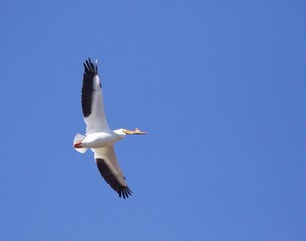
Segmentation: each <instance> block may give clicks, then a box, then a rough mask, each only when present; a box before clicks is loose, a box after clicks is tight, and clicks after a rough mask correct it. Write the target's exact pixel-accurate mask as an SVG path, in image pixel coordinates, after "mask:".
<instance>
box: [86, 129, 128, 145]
mask: <svg viewBox="0 0 306 241" xmlns="http://www.w3.org/2000/svg"><path fill="white" fill-rule="evenodd" d="M123 137H124V135H120V134H117V133H115V132H114V131H112V130H106V131H103V132H96V133H91V134H88V135H86V136H85V138H84V139H83V140H82V146H83V147H86V148H100V147H107V146H110V145H113V144H114V143H115V142H117V141H119V140H121V139H122V138H123Z"/></svg>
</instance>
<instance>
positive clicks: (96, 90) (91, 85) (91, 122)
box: [73, 59, 146, 198]
mask: <svg viewBox="0 0 306 241" xmlns="http://www.w3.org/2000/svg"><path fill="white" fill-rule="evenodd" d="M82 110H83V116H84V120H85V123H86V126H87V128H86V135H85V136H83V135H81V134H76V136H75V138H74V141H73V146H74V148H75V150H77V151H78V152H81V153H85V152H86V150H87V148H90V149H91V150H92V151H93V152H94V158H95V159H96V163H97V166H98V169H99V171H100V173H101V175H102V177H103V178H104V179H105V181H106V182H107V183H108V184H109V185H110V186H111V187H112V188H113V189H114V190H115V191H116V192H118V194H119V197H123V198H127V197H129V196H130V195H131V194H132V191H131V190H130V189H129V187H128V185H127V183H126V181H125V177H124V176H123V173H122V171H121V169H120V166H119V164H118V161H117V158H116V154H115V151H114V143H115V142H117V141H119V140H121V139H122V138H124V137H125V136H126V135H135V134H137V135H142V134H146V133H145V132H143V131H140V130H139V129H137V128H136V129H135V130H127V129H118V130H114V131H112V130H111V129H110V128H109V127H108V124H107V121H106V118H105V114H104V107H103V98H102V88H101V83H100V79H99V75H98V66H97V61H96V63H95V64H94V63H92V62H91V60H90V59H88V60H86V61H85V63H84V75H83V87H82Z"/></svg>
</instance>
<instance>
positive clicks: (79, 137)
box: [73, 133, 88, 153]
mask: <svg viewBox="0 0 306 241" xmlns="http://www.w3.org/2000/svg"><path fill="white" fill-rule="evenodd" d="M84 138H85V136H83V135H81V134H79V133H78V134H76V135H75V137H74V140H73V146H74V149H75V150H76V151H78V152H80V153H85V152H86V151H87V149H88V148H86V147H76V144H78V143H80V142H81V141H82V140H84Z"/></svg>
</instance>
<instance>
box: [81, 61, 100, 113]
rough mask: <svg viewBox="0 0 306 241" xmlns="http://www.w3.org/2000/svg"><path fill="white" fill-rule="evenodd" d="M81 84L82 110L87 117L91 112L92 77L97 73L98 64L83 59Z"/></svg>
mask: <svg viewBox="0 0 306 241" xmlns="http://www.w3.org/2000/svg"><path fill="white" fill-rule="evenodd" d="M83 65H84V75H83V86H82V110H83V116H84V117H88V116H89V115H90V114H91V102H92V95H93V91H94V89H93V78H94V77H95V76H96V75H97V74H98V66H97V65H96V64H93V63H92V62H91V60H90V58H89V59H88V60H86V61H85V63H84V64H83Z"/></svg>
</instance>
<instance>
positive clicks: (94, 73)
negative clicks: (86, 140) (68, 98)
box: [82, 59, 108, 134]
mask: <svg viewBox="0 0 306 241" xmlns="http://www.w3.org/2000/svg"><path fill="white" fill-rule="evenodd" d="M82 110H83V116H84V120H85V123H86V125H87V128H86V133H87V134H90V133H95V132H100V131H103V130H106V129H108V125H107V121H106V118H105V114H104V105H103V96H102V88H101V83H100V79H99V75H98V66H97V62H96V63H95V64H94V63H92V62H91V60H90V59H88V60H86V61H85V62H84V75H83V86H82Z"/></svg>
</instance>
